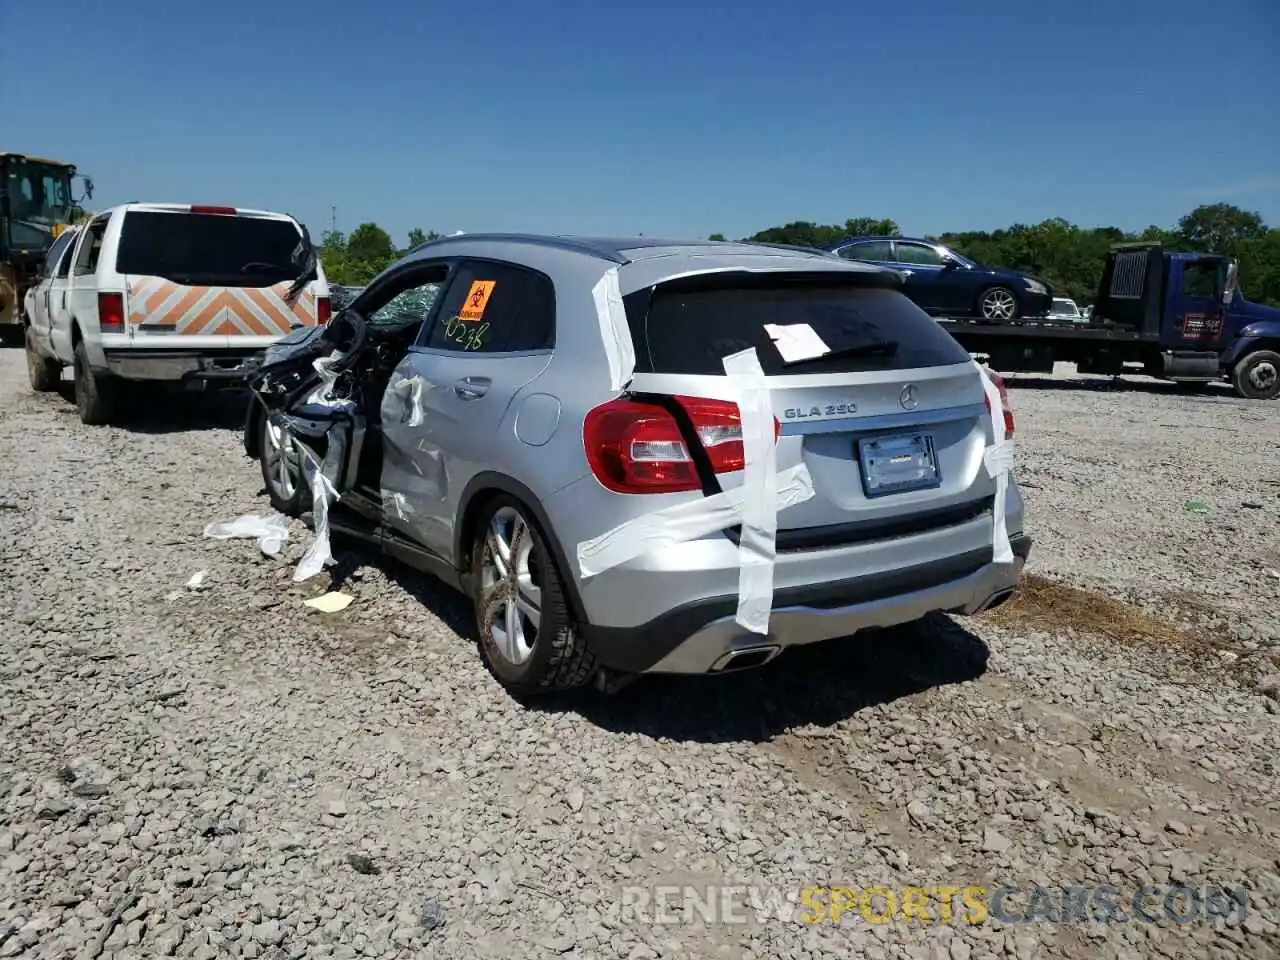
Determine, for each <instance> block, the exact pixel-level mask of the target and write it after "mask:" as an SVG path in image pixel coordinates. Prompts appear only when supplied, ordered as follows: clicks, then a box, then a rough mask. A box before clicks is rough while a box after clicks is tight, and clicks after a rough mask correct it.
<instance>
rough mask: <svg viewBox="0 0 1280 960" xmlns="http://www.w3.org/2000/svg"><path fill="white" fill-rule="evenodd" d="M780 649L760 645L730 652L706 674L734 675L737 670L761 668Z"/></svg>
mask: <svg viewBox="0 0 1280 960" xmlns="http://www.w3.org/2000/svg"><path fill="white" fill-rule="evenodd" d="M781 652H782V647H780V646H778V645H777V644H776V643H767V644H761V645H759V646H754V647H741V648H739V649H737V650H730V651H729V652H728V653H726V654H725V655H724V656H722V657H721V658H720V659H719V660H717V661H716V662H715V663H713V664H712V665H711V669H710V670H708V671H707V672H708V673H736V672H737V671H739V670H751V669H753V668H755V667H762V666H764V665H765V664H766V663H768V662H769V661H770V660H772V659H773V658H774V657H776V656H777V655H778V654H780V653H781Z"/></svg>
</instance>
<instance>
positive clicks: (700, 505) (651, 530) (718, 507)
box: [578, 463, 813, 579]
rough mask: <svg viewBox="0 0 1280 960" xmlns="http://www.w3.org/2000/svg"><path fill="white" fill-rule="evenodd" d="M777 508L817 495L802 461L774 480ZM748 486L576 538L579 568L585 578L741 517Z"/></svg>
mask: <svg viewBox="0 0 1280 960" xmlns="http://www.w3.org/2000/svg"><path fill="white" fill-rule="evenodd" d="M774 482H775V484H776V487H777V493H776V495H775V497H774V504H775V506H776V508H777V510H778V511H782V510H785V509H787V507H793V506H795V505H796V504H797V503H804V502H805V501H806V500H808V499H809V498H810V497H812V496H813V480H812V478H810V476H809V470H808V468H807V467H806V466H805V465H804V464H803V463H801V464H797V465H796V466H794V467H790V468H789V469H786V470H783V471H781V472H779V473H778V474H777V476H776V477H775V480H774ZM745 499H746V491H745V490H744V489H743V487H735V488H734V489H732V490H726V491H725V492H724V493H717V494H716V495H715V496H713V497H704V498H703V499H701V500H690V501H688V502H686V503H678V504H676V505H675V506H672V507H667V508H666V509H664V510H656V511H654V512H653V513H647V514H645V515H644V516H642V517H635V518H634V519H632V520H628V521H627V522H626V523H622V524H619V525H618V526H616V527H614V528H613V529H612V530H609V531H607V532H605V533H602V534H601V535H600V536H598V537H593V538H592V539H590V540H584V541H583V542H582V543H580V544H578V571H579V576H580V577H582V578H583V579H586V578H587V577H594V576H595V575H596V574H598V573H603V572H604V571H605V570H609V569H611V568H612V567H616V566H619V565H620V564H623V563H626V562H627V561H628V560H634V559H635V558H636V557H639V556H641V555H642V554H646V553H649V552H650V551H659V550H667V549H670V548H672V547H677V546H679V545H680V544H682V543H687V542H688V541H690V540H696V539H698V538H699V537H705V536H707V534H710V533H715V532H716V531H717V530H724V529H725V528H727V527H732V526H733V525H734V524H737V523H741V522H742V510H743V503H744V501H745Z"/></svg>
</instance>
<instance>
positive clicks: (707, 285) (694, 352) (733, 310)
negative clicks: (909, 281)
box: [626, 274, 969, 376]
mask: <svg viewBox="0 0 1280 960" xmlns="http://www.w3.org/2000/svg"><path fill="white" fill-rule="evenodd" d="M646 301H647V309H646ZM626 305H627V315H628V320H629V322H630V325H631V331H632V338H633V341H634V344H635V349H636V369H637V371H640V372H647V373H687V374H717V373H724V365H723V360H724V358H725V357H726V356H728V355H729V354H731V353H737V352H738V351H740V350H746V349H748V348H749V347H755V348H756V353H757V355H758V356H759V358H760V365H761V367H762V368H763V369H764V372H765V373H766V374H770V375H774V376H777V375H785V374H792V373H849V372H857V371H873V370H905V369H914V368H918V367H936V366H943V365H946V364H953V363H966V362H968V360H969V354H968V353H967V352H966V351H965V350H964V348H963V347H961V346H960V344H958V343H957V342H956V341H955V340H954V339H953V338H952V336H951V335H950V334H949V333H947V332H946V331H945V330H944V329H943V328H942V327H940V326H939V325H938V324H937V322H936V321H934V320H933V318H931V317H930V316H929V315H928V314H927V313H925V312H924V311H923V310H921V309H920V308H919V307H917V306H916V305H915V304H914V303H912V302H911V301H910V300H908V299H907V297H906V296H905V295H903V294H902V293H900V292H898V291H897V290H892V289H886V288H882V287H868V286H865V285H860V284H856V283H850V282H848V281H841V280H839V279H836V280H833V279H831V277H830V275H829V274H828V275H826V276H825V277H821V278H817V279H812V278H779V277H777V276H776V275H773V276H770V277H741V276H737V277H734V278H732V279H730V278H727V277H724V276H723V275H720V276H719V277H701V278H694V279H693V280H692V282H689V281H675V282H673V283H669V284H664V285H662V286H659V287H658V288H656V290H654V291H653V294H652V296H651V297H650V296H649V291H647V290H645V291H639V292H638V293H635V294H631V295H629V296H628V297H627V298H626ZM766 324H769V325H777V326H783V327H785V326H790V325H793V324H795V325H798V324H807V325H808V326H809V327H810V328H811V329H812V331H813V333H815V334H817V337H818V338H819V339H820V340H821V342H822V344H825V345H826V347H827V348H828V350H829V353H828V354H826V355H824V356H820V357H818V358H816V359H812V360H802V361H800V362H792V363H788V362H787V361H786V359H784V356H783V354H782V353H781V352H780V351H779V349H778V346H777V345H776V344H775V343H774V340H773V338H772V337H771V336H770V335H769V333H768V332H767V331H766V330H765V326H766Z"/></svg>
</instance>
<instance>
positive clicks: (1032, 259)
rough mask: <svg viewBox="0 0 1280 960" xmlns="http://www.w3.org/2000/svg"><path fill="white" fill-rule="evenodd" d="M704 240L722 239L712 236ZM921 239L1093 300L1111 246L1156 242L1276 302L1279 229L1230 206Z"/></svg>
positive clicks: (773, 233)
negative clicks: (1221, 263)
mask: <svg viewBox="0 0 1280 960" xmlns="http://www.w3.org/2000/svg"><path fill="white" fill-rule="evenodd" d="M901 235H902V231H901V230H900V229H899V228H898V224H897V223H895V222H894V221H893V220H880V219H873V218H871V217H854V218H851V219H849V220H846V221H845V222H844V223H843V224H820V223H810V222H808V221H804V220H797V221H795V222H793V223H788V224H785V225H784V226H781V227H769V228H768V229H767V230H761V231H759V232H758V233H755V234H753V235H752V236H750V237H744V238H743V239H744V240H757V241H763V242H767V243H788V244H796V245H798V246H808V247H821V246H824V245H826V244H828V243H831V242H832V241H835V240H840V239H842V238H844V237H849V236H895V237H896V236H901ZM708 239H711V240H723V239H725V237H724V234H719V233H713V234H712V235H711V236H710V237H709V238H708ZM927 239H930V240H936V241H938V242H939V243H945V244H946V245H947V246H949V247H953V248H954V249H956V250H958V251H959V252H960V253H962V254H964V255H965V256H966V257H969V258H970V259H973V260H977V261H979V262H981V263H985V264H989V265H991V266H993V267H1009V268H1012V269H1015V270H1025V271H1027V272H1028V273H1034V274H1036V275H1037V276H1040V277H1044V278H1045V279H1046V280H1048V281H1049V282H1050V283H1052V284H1053V286H1054V288H1055V289H1056V290H1058V291H1060V292H1061V293H1062V294H1063V295H1064V296H1068V297H1071V298H1072V299H1074V300H1075V301H1076V302H1077V303H1080V304H1086V303H1092V302H1093V300H1094V298H1095V297H1096V296H1097V292H1098V282H1099V280H1101V278H1102V265H1103V260H1104V257H1105V255H1106V252H1107V250H1108V249H1109V248H1110V247H1111V245H1112V244H1116V243H1127V242H1132V241H1138V240H1154V241H1159V242H1160V243H1162V244H1164V245H1166V246H1167V247H1169V248H1170V249H1174V250H1189V251H1202V252H1205V253H1221V254H1225V255H1227V256H1231V257H1236V258H1237V259H1239V261H1240V287H1241V289H1242V290H1243V291H1244V294H1245V296H1247V297H1249V298H1250V299H1251V300H1257V301H1262V302H1266V303H1272V304H1276V305H1280V228H1276V227H1269V226H1267V224H1265V223H1264V222H1263V220H1262V217H1261V216H1259V215H1258V214H1256V213H1251V212H1249V211H1247V210H1242V209H1240V208H1239V207H1236V206H1232V205H1231V204H1228V203H1214V204H1206V205H1203V206H1199V207H1196V209H1194V210H1192V211H1191V212H1190V213H1188V214H1187V215H1186V216H1184V217H1182V218H1180V219H1179V220H1178V222H1177V224H1175V225H1174V226H1173V228H1172V229H1166V228H1164V227H1157V226H1151V227H1147V229H1145V230H1143V231H1142V232H1141V233H1128V232H1126V231H1124V230H1121V229H1119V228H1117V227H1079V226H1076V225H1075V224H1073V223H1070V222H1069V221H1067V220H1063V219H1061V218H1053V219H1050V220H1045V221H1043V222H1041V223H1037V224H1033V225H1028V224H1022V223H1016V224H1014V225H1013V226H1010V227H1005V228H1002V229H1000V230H993V231H990V232H988V231H985V230H964V231H959V232H953V233H944V234H941V235H940V236H936V237H928V238H927Z"/></svg>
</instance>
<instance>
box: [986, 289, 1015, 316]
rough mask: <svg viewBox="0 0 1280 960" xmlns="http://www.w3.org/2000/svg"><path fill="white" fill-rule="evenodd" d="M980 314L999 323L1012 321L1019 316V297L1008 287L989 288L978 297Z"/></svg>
mask: <svg viewBox="0 0 1280 960" xmlns="http://www.w3.org/2000/svg"><path fill="white" fill-rule="evenodd" d="M978 313H979V314H980V315H981V316H982V319H984V320H990V321H993V322H997V323H998V322H1000V321H1001V320H1012V319H1014V318H1015V317H1016V316H1017V315H1018V296H1017V294H1015V293H1014V292H1013V291H1012V290H1010V289H1009V288H1008V287H987V289H985V290H983V291H982V296H980V297H978Z"/></svg>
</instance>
